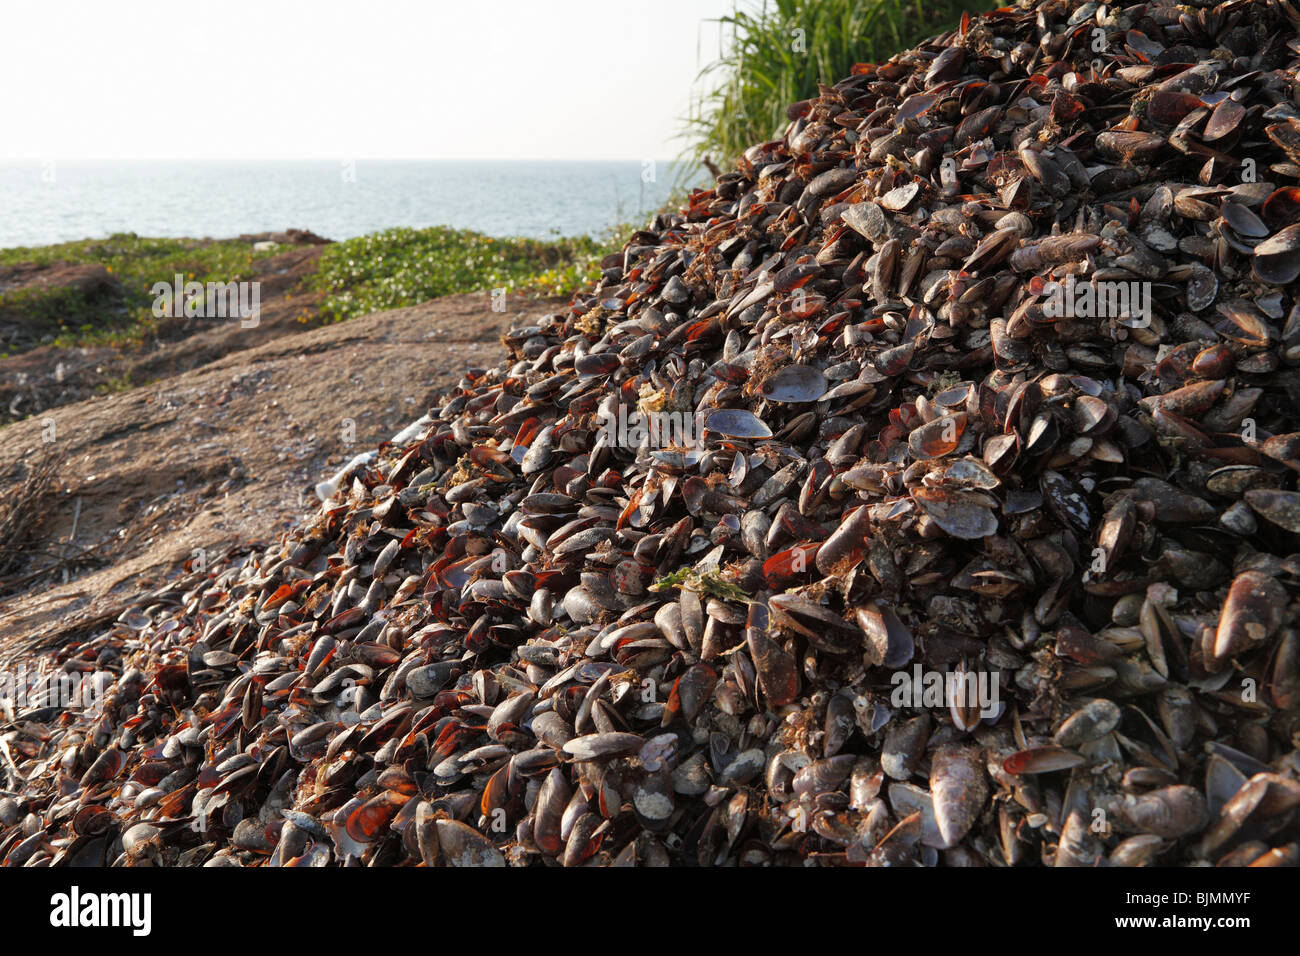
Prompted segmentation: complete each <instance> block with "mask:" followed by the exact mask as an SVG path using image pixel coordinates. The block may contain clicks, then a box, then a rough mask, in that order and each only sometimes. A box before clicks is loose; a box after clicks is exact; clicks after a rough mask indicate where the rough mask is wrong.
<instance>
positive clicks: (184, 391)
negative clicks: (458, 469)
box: [0, 249, 564, 651]
mask: <svg viewBox="0 0 1300 956" xmlns="http://www.w3.org/2000/svg"><path fill="white" fill-rule="evenodd" d="M310 251H311V250H310V249H303V250H294V252H295V253H304V252H310ZM286 255H290V254H289V253H286ZM277 258H279V257H277ZM286 261H292V260H286ZM264 295H265V293H264ZM563 306H564V302H563V301H561V300H552V301H538V300H533V299H526V298H523V297H519V298H511V299H510V300H509V301H508V302H507V308H506V311H505V312H493V311H492V310H491V300H490V298H489V297H488V295H487V294H486V293H483V294H475V295H455V296H448V297H446V298H443V299H437V300H434V301H432V302H427V303H424V304H422V305H419V306H415V307H413V308H408V309H398V310H394V311H390V312H382V313H377V314H375V315H370V316H365V317H362V318H357V319H352V320H350V321H348V322H345V323H341V324H338V325H331V326H327V327H324V328H319V329H314V330H309V331H298V332H291V333H289V334H285V332H284V330H283V329H282V330H281V333H280V334H279V335H278V336H274V335H271V334H269V330H270V329H273V328H275V325H274V323H275V322H277V321H281V322H283V321H288V322H292V321H294V320H293V319H291V318H288V317H287V315H281V316H280V317H279V319H278V320H277V318H275V317H273V316H267V317H266V320H265V321H264V322H263V324H262V326H259V328H258V329H253V330H243V331H244V332H245V333H251V334H250V335H249V340H250V341H252V340H254V339H256V338H258V337H262V338H267V339H270V341H262V342H260V343H259V344H254V345H252V346H251V347H246V348H243V349H241V350H239V351H232V350H231V349H230V348H229V346H230V344H231V342H230V340H229V338H228V337H229V336H230V335H232V334H233V333H230V332H229V331H227V332H226V333H225V337H222V336H221V335H220V334H218V333H217V332H216V330H212V331H213V335H214V337H215V339H216V340H215V341H209V340H208V339H206V338H204V335H205V333H198V334H196V335H191V336H189V337H188V338H186V339H185V341H184V342H181V343H177V344H176V348H175V349H174V350H172V351H170V352H168V353H167V355H168V359H167V361H170V362H172V363H174V364H173V365H170V366H169V365H166V364H160V363H163V362H164V359H163V358H162V357H161V351H160V352H158V353H154V354H153V355H152V356H150V358H149V360H150V361H152V362H154V363H156V364H154V365H153V366H151V367H152V368H154V369H155V370H157V371H164V370H166V369H170V368H175V369H176V370H177V372H178V373H179V374H171V375H170V376H169V377H167V378H165V379H164V380H162V381H158V382H155V383H152V384H148V385H145V386H142V387H139V388H135V389H132V390H130V391H127V392H122V393H119V394H114V395H109V396H103V397H98V398H94V399H90V400H86V401H81V402H77V403H74V404H69V405H65V406H63V407H61V408H56V409H54V410H52V411H49V412H47V413H46V414H44V415H42V416H40V417H36V418H30V419H26V420H24V421H21V422H16V423H14V424H11V425H9V426H7V427H5V428H3V429H0V439H3V441H2V443H0V444H2V445H3V448H4V449H5V451H4V457H3V459H0V494H6V495H13V494H15V493H16V489H18V488H19V487H20V486H21V483H22V482H23V480H24V478H25V476H26V475H27V474H28V472H29V470H30V469H31V468H32V467H33V466H34V463H36V462H37V461H39V460H40V459H41V458H42V457H43V456H44V455H46V454H47V453H49V451H50V450H51V447H53V448H55V449H57V451H58V453H59V454H60V455H61V456H62V465H61V466H60V469H59V472H58V475H57V477H56V479H55V486H54V493H53V494H52V495H51V496H48V498H47V501H48V502H49V503H48V504H47V506H46V507H45V508H43V509H42V511H41V514H40V515H39V522H38V523H37V524H36V527H35V528H34V529H33V530H32V531H31V533H30V536H29V540H28V545H27V547H28V549H29V552H30V553H29V555H28V557H27V559H26V560H25V561H23V562H22V563H21V565H22V566H21V567H18V568H15V569H12V570H11V571H10V573H9V575H8V577H7V579H5V580H7V581H10V582H19V587H20V589H19V590H18V591H16V592H15V591H14V587H13V586H12V585H7V584H6V583H5V581H3V580H0V594H3V593H5V592H9V593H8V596H6V597H0V649H8V650H11V651H12V650H14V649H16V648H18V647H28V646H31V645H32V644H33V643H37V644H46V643H51V642H53V641H56V640H59V639H65V638H66V637H67V636H69V635H72V634H75V633H77V632H79V631H84V630H85V629H86V628H88V627H90V626H93V625H94V624H96V623H98V622H101V621H104V620H109V619H111V618H112V617H115V616H116V615H117V613H119V612H120V609H121V606H122V604H123V602H124V600H125V598H126V597H127V596H129V595H132V594H138V593H139V592H140V591H141V590H143V589H147V588H149V587H151V586H152V587H156V586H157V585H158V584H160V583H161V582H162V581H163V579H164V578H165V576H167V575H170V574H174V573H175V572H177V571H178V570H179V569H180V567H181V565H182V563H183V562H185V561H186V560H188V559H191V558H192V557H193V556H194V555H195V554H196V552H198V551H199V550H200V549H201V551H202V553H203V555H204V557H205V558H212V557H215V555H217V554H218V553H220V552H221V551H223V550H225V549H227V548H229V547H232V546H245V545H251V544H255V543H259V542H268V541H270V540H272V539H274V538H275V537H276V536H277V535H279V534H280V533H281V532H283V531H285V530H287V529H288V528H290V527H291V526H292V525H293V523H294V522H295V520H296V519H297V518H298V517H299V516H300V515H301V514H302V513H303V512H304V511H305V510H307V509H308V508H310V507H312V506H314V504H315V497H314V493H313V492H312V490H311V489H312V488H313V487H314V485H315V483H316V482H318V481H320V480H322V479H323V478H325V477H327V476H328V473H329V472H330V471H331V470H332V469H335V468H338V467H339V466H341V465H342V464H343V463H345V462H346V461H347V460H348V459H349V458H351V457H352V456H353V455H354V454H356V453H357V452H359V451H363V450H366V449H368V448H371V447H373V446H374V445H376V444H378V443H379V442H381V441H384V440H386V439H388V438H389V437H391V436H392V435H393V434H394V433H395V432H397V431H398V430H400V429H401V428H402V427H404V426H405V425H407V424H409V423H410V422H412V421H414V420H415V419H416V418H418V417H419V416H420V415H421V414H423V413H424V412H425V411H426V410H427V409H428V407H429V406H430V405H431V404H433V403H434V402H435V400H436V397H437V395H438V394H439V393H440V392H441V391H443V390H444V389H446V388H448V387H449V386H451V385H454V384H455V383H456V382H457V381H458V380H459V379H460V378H461V377H462V376H463V375H464V374H465V371H466V370H467V369H469V368H472V367H476V366H477V367H482V366H487V365H491V364H493V363H495V362H496V361H498V360H499V358H500V345H499V343H498V337H499V336H500V335H501V333H502V332H504V331H505V330H507V329H508V328H511V327H513V326H517V325H521V324H525V323H526V322H527V321H528V320H529V319H531V318H533V317H535V316H537V315H539V314H545V313H547V312H553V311H557V310H558V309H560V308H562V307H563ZM264 311H265V307H264ZM235 341H238V340H235ZM204 349H210V350H211V351H210V352H205V351H203V350H204ZM223 349H225V352H223ZM186 351H188V352H190V353H192V354H189V355H185V354H183V353H184V352H186ZM205 355H210V356H211V358H208V359H207V360H206V361H203V357H204V356H205ZM144 360H145V359H143V358H142V359H141V361H144ZM187 366H188V368H187ZM196 366H197V367H196ZM51 438H52V439H53V441H52V442H50V441H48V440H47V439H51ZM347 438H352V439H353V440H352V442H351V443H348V442H347V441H346V439H347ZM74 518H75V535H74V534H73V526H74ZM50 555H56V556H57V555H73V556H74V557H72V558H71V559H70V560H68V561H66V562H64V563H62V564H60V565H59V570H58V571H56V572H44V573H42V569H43V568H48V567H51V566H53V565H54V562H55V558H53V557H50ZM65 574H66V575H67V580H66V581H65V580H64V575H65Z"/></svg>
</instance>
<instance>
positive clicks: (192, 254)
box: [0, 233, 280, 347]
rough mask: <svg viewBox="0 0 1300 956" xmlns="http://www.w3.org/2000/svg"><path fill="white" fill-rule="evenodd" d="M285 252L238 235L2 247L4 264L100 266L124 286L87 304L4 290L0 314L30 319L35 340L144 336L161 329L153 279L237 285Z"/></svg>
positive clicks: (44, 292) (73, 297) (70, 294)
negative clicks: (262, 248) (258, 248)
mask: <svg viewBox="0 0 1300 956" xmlns="http://www.w3.org/2000/svg"><path fill="white" fill-rule="evenodd" d="M277 251H280V250H272V251H269V252H261V253H254V252H253V248H252V246H251V245H250V244H249V243H247V242H240V241H238V240H233V239H230V240H215V241H214V240H195V239H147V238H142V237H140V236H137V235H135V234H134V233H119V234H117V235H113V236H110V237H109V238H107V239H83V240H80V241H77V242H63V243H59V244H58V245H53V246H36V247H20V248H14V249H0V268H3V267H6V266H14V265H18V264H20V263H36V264H37V265H53V264H56V263H60V262H64V263H68V264H69V265H86V264H98V265H102V266H104V268H106V269H107V270H108V271H109V272H110V273H112V274H113V275H114V276H116V277H117V279H118V281H119V282H120V283H121V286H122V295H121V298H120V299H118V300H114V299H112V298H111V297H102V298H99V299H97V300H96V301H93V302H89V301H87V300H86V299H85V298H84V297H83V296H82V295H81V294H80V293H79V292H76V291H75V290H72V289H66V288H53V289H20V290H14V291H11V292H0V312H5V313H10V314H17V315H19V316H21V317H23V318H24V319H26V320H27V321H28V322H29V323H31V326H32V328H31V337H32V339H33V340H34V342H33V344H38V343H39V342H41V341H48V342H51V343H52V344H54V345H57V346H61V347H66V346H83V345H98V344H123V343H125V342H130V341H139V340H141V339H143V338H144V337H145V336H147V335H148V334H149V333H150V332H151V331H152V330H154V329H155V328H156V326H157V321H158V320H157V319H155V318H154V315H153V302H154V295H153V292H152V288H153V284H154V283H155V282H159V281H162V282H167V283H171V282H173V281H174V279H175V276H176V274H177V273H180V274H181V275H183V276H184V277H185V280H186V281H189V280H191V279H194V280H196V281H198V282H203V283H207V282H238V281H241V280H244V279H247V278H249V277H250V276H252V275H253V274H254V272H255V270H254V262H255V261H256V260H259V259H263V258H268V257H270V256H273V255H275V254H276V252H277Z"/></svg>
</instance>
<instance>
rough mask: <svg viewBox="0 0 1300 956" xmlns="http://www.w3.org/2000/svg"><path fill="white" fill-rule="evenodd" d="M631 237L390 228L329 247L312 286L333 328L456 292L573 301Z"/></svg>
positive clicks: (623, 230)
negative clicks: (527, 235)
mask: <svg viewBox="0 0 1300 956" xmlns="http://www.w3.org/2000/svg"><path fill="white" fill-rule="evenodd" d="M631 231H632V227H620V228H619V229H616V230H614V231H613V232H612V233H611V234H610V235H609V236H606V237H603V238H600V239H595V238H592V237H590V236H579V237H577V238H559V239H549V240H543V239H524V238H504V239H498V238H494V237H492V236H486V235H483V234H482V233H479V232H473V231H471V230H468V229H451V228H449V227H447V226H434V227H432V228H428V229H406V228H402V229H386V230H384V231H383V232H376V233H372V234H370V235H367V236H360V237H358V238H356V239H348V240H347V241H345V242H340V243H336V244H335V245H332V246H330V247H329V248H327V249H326V250H325V252H324V253H323V254H322V255H321V259H320V266H319V271H318V272H317V273H316V275H315V276H314V277H313V278H312V283H313V285H314V287H315V288H316V289H317V290H318V291H321V292H324V293H325V299H324V301H323V302H322V303H321V314H322V316H323V317H324V318H325V320H326V321H335V322H337V321H342V320H344V319H348V318H351V317H353V316H355V315H364V314H366V313H368V312H376V311H379V310H382V309H396V308H402V307H404V306H410V305H415V304H416V303H419V302H424V301H427V300H428V299H435V298H437V297H438V296H443V295H450V294H452V293H456V292H483V291H490V290H492V289H506V290H508V291H510V292H531V293H534V294H538V295H567V294H569V293H571V292H573V291H574V290H576V289H578V288H581V287H583V286H585V285H588V284H590V283H593V282H595V281H596V279H598V278H599V277H600V267H599V263H600V260H601V259H602V258H604V257H605V256H606V255H608V254H609V253H610V252H612V251H615V250H617V249H620V248H622V244H623V242H624V241H626V237H627V236H628V235H629V234H630V233H631Z"/></svg>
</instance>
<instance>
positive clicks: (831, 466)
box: [0, 0, 1300, 866]
mask: <svg viewBox="0 0 1300 956" xmlns="http://www.w3.org/2000/svg"><path fill="white" fill-rule="evenodd" d="M1298 29H1300V12H1297V9H1296V8H1295V7H1294V6H1292V5H1291V4H1290V3H1288V2H1287V0H1231V2H1227V3H1222V4H1219V5H1217V6H1204V5H1192V6H1187V5H1180V6H1177V7H1174V6H1166V5H1160V4H1141V5H1137V6H1131V7H1115V6H1106V5H1099V4H1097V3H1083V4H1077V3H1066V2H1059V0H1050V2H1043V3H1038V4H1034V5H1030V4H1026V3H1022V4H1021V5H1019V6H1016V7H1010V8H1004V9H1001V10H998V11H996V12H994V13H992V14H990V15H989V16H987V17H978V18H973V19H968V20H966V21H965V22H963V24H962V26H961V28H960V29H959V30H956V31H954V32H952V33H949V34H946V35H944V36H941V37H937V38H935V39H933V40H931V41H929V42H927V43H925V44H923V45H922V46H920V47H919V48H917V49H915V50H911V51H908V52H906V53H903V54H901V55H899V56H897V57H895V58H894V59H893V60H891V61H889V62H888V63H885V64H881V65H861V66H860V67H858V68H857V69H855V71H854V73H853V75H851V76H850V77H848V78H847V79H845V80H843V81H842V82H840V83H838V84H836V85H835V86H834V87H823V88H822V89H821V92H820V95H818V96H817V97H816V98H815V99H812V100H809V101H807V102H803V103H798V104H795V105H794V106H792V107H791V108H790V114H789V115H790V120H791V122H790V125H789V126H788V128H787V129H786V131H785V134H784V136H783V137H782V138H781V139H780V140H777V141H773V142H768V143H761V144H758V145H756V146H754V147H752V148H751V149H749V150H747V151H746V152H745V154H744V155H743V157H742V158H741V159H740V160H739V161H738V163H737V166H736V168H735V169H734V171H732V172H729V173H727V174H725V175H723V176H721V177H720V178H719V179H718V180H717V182H716V184H715V186H714V188H712V189H710V190H707V191H705V190H701V191H697V192H695V193H694V194H692V196H691V197H690V204H689V208H688V209H687V210H685V211H684V212H682V213H679V214H675V215H665V216H660V217H658V218H657V219H656V220H655V222H654V223H653V224H652V226H653V228H650V229H647V230H644V231H641V232H638V233H637V234H635V235H634V236H633V237H632V238H631V240H630V242H629V243H628V245H627V246H626V248H625V249H624V250H623V252H622V253H620V254H617V255H613V256H610V257H609V258H608V259H606V260H605V261H604V262H603V263H602V268H603V273H602V278H601V280H600V282H599V284H598V286H597V287H596V288H595V289H594V290H593V291H591V292H588V293H584V294H580V295H578V296H577V297H576V298H575V299H574V301H573V303H572V305H571V306H570V307H569V309H568V310H567V311H565V312H564V313H562V314H555V315H549V316H546V317H545V318H542V319H540V320H539V321H537V323H536V324H535V325H533V326H529V327H527V328H518V329H515V330H514V331H512V332H511V333H510V334H509V335H507V336H506V338H505V342H504V345H505V347H506V349H507V350H508V353H509V356H508V358H507V359H506V360H505V361H503V362H502V364H500V365H499V366H497V367H495V368H492V369H486V370H483V369H474V370H471V371H469V372H467V374H466V375H465V377H464V379H463V380H462V381H461V382H460V384H459V386H458V387H457V388H456V389H455V390H454V392H453V393H452V394H451V395H450V396H449V397H448V400H447V401H446V404H444V405H443V406H442V407H441V408H440V409H438V410H436V411H434V412H431V413H430V415H429V416H428V417H426V418H425V419H422V420H421V421H419V422H417V423H415V425H413V426H412V427H411V428H410V429H408V430H407V431H406V432H405V433H403V435H401V436H398V439H397V440H395V441H394V442H391V443H388V444H386V445H384V446H381V447H380V448H379V449H378V451H377V452H375V453H372V454H370V455H368V456H364V457H362V458H360V459H358V460H357V461H355V462H353V464H352V466H351V467H350V468H349V469H347V470H345V471H344V472H343V473H342V474H340V475H338V476H336V478H335V479H333V480H331V481H330V482H326V483H324V484H323V485H322V486H321V488H320V492H321V495H322V497H323V498H325V501H324V503H323V505H322V507H321V509H320V512H319V513H318V514H317V515H316V516H315V518H314V519H312V520H310V521H307V522H306V523H304V524H303V525H302V526H301V527H300V528H299V529H298V530H296V531H295V532H293V533H292V534H291V535H289V536H287V537H286V539H285V540H284V541H283V542H281V543H280V544H279V545H278V546H276V547H273V548H272V549H270V550H268V551H266V552H264V553H251V554H246V555H243V556H242V557H238V558H230V559H227V560H223V561H222V562H219V563H217V564H216V565H215V566H212V567H209V568H207V569H205V570H199V569H190V570H188V571H187V572H186V573H185V574H184V575H182V576H181V577H179V578H178V579H177V580H176V581H175V582H174V583H173V584H172V585H170V586H169V587H167V588H165V589H163V590H161V591H158V592H155V593H153V594H150V595H147V596H146V597H144V598H142V599H141V600H140V601H139V603H138V604H137V605H136V606H135V607H133V608H132V609H131V610H129V611H128V612H126V613H125V614H124V615H123V616H122V617H121V619H120V620H119V621H118V622H117V623H116V624H115V625H114V626H113V627H111V628H110V629H108V630H107V631H105V632H104V633H99V634H96V635H93V636H88V638H87V639H86V640H85V641H84V642H83V643H78V644H74V645H72V646H69V647H67V648H66V649H64V650H63V651H61V652H60V653H58V654H57V655H55V656H54V658H53V665H54V666H55V667H56V668H58V669H59V670H61V671H62V672H63V673H64V674H65V675H68V676H74V677H84V678H86V679H87V680H99V681H102V682H103V683H104V684H105V685H106V687H107V690H106V692H105V693H104V694H103V695H102V696H100V697H99V698H98V699H97V701H96V702H95V703H94V704H93V706H89V707H84V708H81V709H77V708H64V709H60V708H58V707H55V706H47V707H43V708H35V709H32V708H31V707H29V709H27V710H26V711H25V712H18V713H13V714H10V715H9V716H8V718H7V722H6V724H5V725H4V727H5V732H4V733H3V735H0V742H2V743H3V747H0V766H2V768H3V774H4V776H5V778H6V779H5V780H4V787H5V788H6V789H5V790H4V794H3V796H0V827H2V829H0V859H3V860H4V861H5V863H6V864H8V865H37V864H51V863H52V864H60V863H67V864H74V863H80V864H85V863H103V862H119V863H148V862H153V863H160V864H200V863H205V864H207V865H260V864H271V865H325V864H348V863H351V864H354V865H355V864H362V865H387V864H398V863H419V862H423V863H425V864H427V865H444V864H446V865H455V866H462V865H493V864H495V865H502V864H510V865H523V864H537V863H541V864H562V865H565V866H573V865H580V864H618V865H662V864H676V865H700V866H715V865H737V864H739V865H756V864H759V865H762V864H777V865H782V864H800V863H814V864H824V865H836V864H852V865H917V864H920V865H935V864H938V863H943V864H947V865H975V866H979V865H993V866H1005V865H1016V864H1040V865H1041V864H1046V865H1056V866H1074V865H1083V866H1091V865H1099V864H1100V865H1138V864H1149V863H1161V864H1181V863H1195V862H1202V863H1209V864H1219V865H1227V864H1241V865H1257V866H1264V865H1286V864H1295V863H1297V862H1298V861H1300V815H1298V813H1300V811H1297V807H1300V758H1298V757H1297V751H1296V745H1297V739H1298V738H1297V735H1298V734H1300V634H1298V632H1297V627H1296V620H1297V598H1298V597H1300V554H1298V553H1297V552H1300V548H1297V538H1296V534H1297V532H1300V492H1298V491H1297V490H1296V486H1297V471H1300V431H1297V425H1296V419H1297V414H1296V409H1297V398H1298V397H1300V376H1298V375H1297V367H1298V366H1300V303H1298V302H1297V299H1296V295H1295V280H1296V278H1297V276H1298V275H1300V84H1298V83H1297V70H1298V65H1300V38H1298V37H1297V32H1298ZM1117 289H1118V290H1120V291H1123V292H1124V295H1123V296H1120V295H1119V294H1118V293H1117V292H1116V290H1117ZM1062 290H1067V291H1068V295H1066V296H1064V297H1062V294H1061V293H1062ZM1129 293H1132V294H1131V295H1130V294H1129ZM1090 299H1091V302H1090ZM639 422H651V423H652V424H659V425H660V427H658V428H654V427H651V428H648V429H647V428H640V429H638V427H637V423H639ZM662 423H668V424H662ZM674 423H675V425H676V426H677V431H674V430H673V428H671V427H669V425H672V424H674ZM696 426H698V429H696ZM679 432H680V434H679ZM909 687H910V690H909V689H908V688H909ZM970 687H977V688H979V689H980V690H981V694H980V695H972V694H967V693H962V692H956V693H954V692H953V691H954V689H958V690H960V689H962V688H966V689H968V688H970ZM922 688H924V692H922V691H921V689H922ZM935 688H941V689H936V690H935V693H933V694H931V693H930V691H931V689H935Z"/></svg>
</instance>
